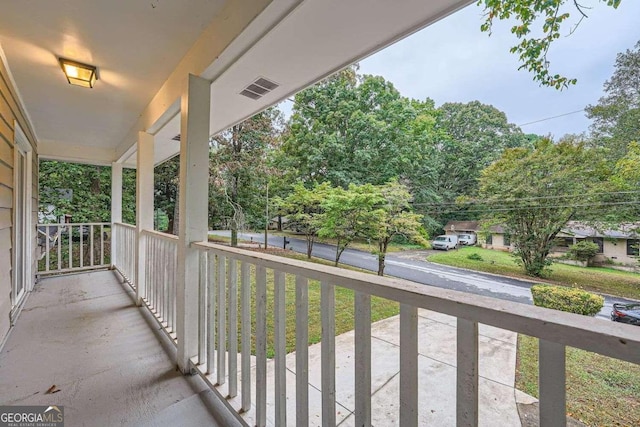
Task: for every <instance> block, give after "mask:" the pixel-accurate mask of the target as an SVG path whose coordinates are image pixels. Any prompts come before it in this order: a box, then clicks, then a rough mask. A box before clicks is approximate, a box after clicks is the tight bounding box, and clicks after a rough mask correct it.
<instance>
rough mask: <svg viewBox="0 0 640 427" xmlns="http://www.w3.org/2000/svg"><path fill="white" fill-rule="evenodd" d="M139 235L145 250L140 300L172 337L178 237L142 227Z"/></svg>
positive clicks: (173, 331) (173, 332) (174, 315)
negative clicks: (143, 280)
mask: <svg viewBox="0 0 640 427" xmlns="http://www.w3.org/2000/svg"><path fill="white" fill-rule="evenodd" d="M141 237H142V238H143V239H142V240H141V243H142V244H143V245H144V249H143V250H144V251H145V283H141V284H140V286H142V290H143V292H142V293H141V295H142V301H143V303H144V304H145V305H146V306H147V307H148V308H149V310H150V311H151V312H152V313H153V314H154V316H155V317H156V319H157V320H158V322H159V323H160V325H161V326H162V328H163V329H164V330H165V331H166V332H167V333H168V334H169V335H170V336H171V338H173V339H174V340H175V339H176V337H177V336H176V333H175V330H176V274H177V262H178V236H174V235H172V234H168V233H163V232H160V231H155V230H147V229H144V230H142V231H141Z"/></svg>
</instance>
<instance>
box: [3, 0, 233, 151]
mask: <svg viewBox="0 0 640 427" xmlns="http://www.w3.org/2000/svg"><path fill="white" fill-rule="evenodd" d="M223 5H224V0H182V1H179V2H176V1H164V0H145V1H140V0H135V1H132V0H110V1H84V0H81V1H77V0H76V1H74V0H56V1H47V0H27V1H8V2H3V4H2V6H0V10H1V12H0V43H1V44H2V48H3V50H4V53H5V55H6V57H7V60H8V63H9V66H10V69H11V71H12V74H13V77H14V80H15V82H16V84H17V86H18V90H19V92H20V95H21V97H22V100H23V102H24V104H25V106H26V109H27V111H28V113H29V115H30V118H31V120H32V125H33V127H34V130H35V132H36V135H37V137H38V139H39V141H40V142H41V143H46V142H51V143H56V144H65V145H75V146H85V147H92V148H98V149H112V150H113V149H115V148H116V147H117V145H118V144H119V143H120V142H121V141H122V139H123V138H124V136H125V135H126V133H127V132H128V131H129V129H130V128H131V127H132V126H133V125H134V124H135V121H136V119H137V118H138V116H139V115H140V112H141V111H142V110H143V109H144V108H145V106H146V105H147V104H148V103H149V100H150V99H151V98H152V96H153V95H154V94H155V93H156V92H157V91H158V89H159V88H160V86H161V85H162V84H163V82H164V81H165V80H166V79H167V77H168V76H169V74H170V73H171V71H172V70H173V69H174V68H175V67H176V66H177V65H178V62H179V61H180V59H181V58H182V57H183V56H184V55H185V53H186V52H187V51H188V49H189V48H190V47H191V46H192V45H193V43H194V42H195V41H196V39H197V38H198V36H199V35H200V33H202V31H203V30H204V29H205V28H206V27H207V26H208V25H209V23H210V22H211V20H212V19H213V17H214V16H215V14H216V13H218V12H219V11H220V9H221V7H222V6H223ZM60 56H62V57H66V58H70V59H73V60H76V61H80V62H84V63H88V64H92V65H96V66H97V67H98V71H99V81H98V83H97V84H96V86H95V88H93V89H84V88H80V87H75V86H71V85H69V84H68V83H67V81H66V78H65V77H64V75H63V73H62V70H61V69H60V65H59V63H58V60H57V57H60Z"/></svg>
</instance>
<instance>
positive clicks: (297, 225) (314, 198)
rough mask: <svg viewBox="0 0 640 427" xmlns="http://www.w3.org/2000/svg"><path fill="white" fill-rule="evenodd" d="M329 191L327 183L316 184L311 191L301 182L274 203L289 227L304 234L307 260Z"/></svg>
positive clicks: (318, 228)
mask: <svg viewBox="0 0 640 427" xmlns="http://www.w3.org/2000/svg"><path fill="white" fill-rule="evenodd" d="M330 191H331V187H330V186H329V184H328V183H322V184H316V185H315V186H314V187H313V188H312V189H308V188H306V187H305V186H304V184H302V182H298V183H296V184H295V185H294V187H293V191H292V192H291V193H290V194H289V195H288V196H287V197H285V198H284V199H282V198H279V199H277V200H276V201H275V204H276V206H278V211H279V213H280V214H281V215H286V217H287V219H288V220H289V222H288V224H289V226H290V227H291V228H294V229H295V230H296V231H299V232H301V233H303V234H304V236H305V240H306V242H307V258H311V253H312V251H313V244H314V243H315V241H316V239H317V237H318V231H319V230H320V226H321V222H320V217H321V214H322V212H323V209H322V203H323V202H324V200H325V198H326V196H327V195H328V194H330Z"/></svg>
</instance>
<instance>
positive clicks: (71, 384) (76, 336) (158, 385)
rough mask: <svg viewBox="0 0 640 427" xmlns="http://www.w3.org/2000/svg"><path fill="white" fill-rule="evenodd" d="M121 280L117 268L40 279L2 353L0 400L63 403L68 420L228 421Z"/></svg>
mask: <svg viewBox="0 0 640 427" xmlns="http://www.w3.org/2000/svg"><path fill="white" fill-rule="evenodd" d="M125 286H126V285H125ZM125 286H123V285H122V284H121V283H119V281H118V279H117V278H116V275H115V274H114V273H113V272H111V271H100V272H93V273H84V274H75V275H67V276H59V277H54V278H47V279H43V280H41V281H40V282H39V283H38V284H37V286H36V288H35V290H34V291H33V293H32V294H31V295H30V296H29V299H28V300H27V302H26V305H25V307H24V309H23V311H22V314H21V315H20V317H19V319H18V321H17V323H16V326H15V327H14V329H13V331H12V332H11V334H10V335H9V337H8V339H7V341H6V343H5V345H4V348H3V349H2V352H1V353H0V404H2V405H62V406H64V409H65V421H66V424H65V425H68V426H101V427H102V426H119V425H131V426H133V425H135V426H141V425H142V426H156V425H157V426H163V427H168V426H178V425H179V426H205V425H207V426H211V425H213V426H216V425H227V424H228V423H229V421H230V420H228V419H224V418H222V417H223V416H224V414H223V412H224V411H221V410H220V408H219V405H220V404H219V403H216V401H215V397H214V396H213V392H212V391H211V390H210V389H209V388H208V387H207V385H206V384H205V383H204V381H202V380H201V379H200V378H199V377H197V376H193V377H186V376H183V375H181V374H180V373H179V372H178V371H177V370H176V366H175V363H174V362H172V360H175V359H174V358H175V354H174V353H175V348H174V347H173V344H171V343H170V342H169V341H168V339H167V338H166V336H165V335H164V334H163V333H162V332H161V331H159V330H158V328H159V327H158V326H157V324H156V323H155V321H154V320H153V319H152V318H151V316H150V315H148V313H146V310H141V309H140V308H138V307H136V306H135V304H134V303H133V299H132V295H131V293H130V292H128V288H126V287H125ZM52 385H55V386H56V387H57V388H58V389H59V390H60V391H59V392H57V393H54V394H45V393H46V391H47V389H49V387H51V386H52Z"/></svg>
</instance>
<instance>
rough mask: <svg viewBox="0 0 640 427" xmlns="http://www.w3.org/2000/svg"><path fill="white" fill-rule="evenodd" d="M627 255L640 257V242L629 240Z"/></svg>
mask: <svg viewBox="0 0 640 427" xmlns="http://www.w3.org/2000/svg"><path fill="white" fill-rule="evenodd" d="M627 255H630V256H638V255H640V240H638V239H627Z"/></svg>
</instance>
